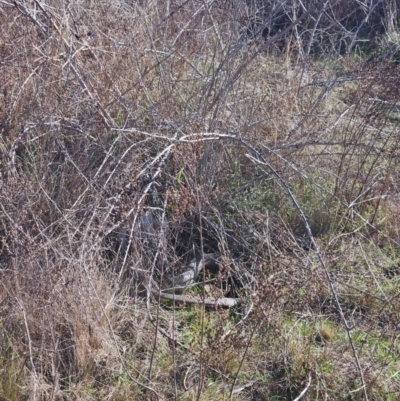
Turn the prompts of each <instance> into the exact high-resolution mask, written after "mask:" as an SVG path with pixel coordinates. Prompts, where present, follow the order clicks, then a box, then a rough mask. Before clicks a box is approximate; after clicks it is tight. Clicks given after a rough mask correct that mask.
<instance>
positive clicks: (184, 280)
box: [151, 253, 242, 308]
mask: <svg viewBox="0 0 400 401" xmlns="http://www.w3.org/2000/svg"><path fill="white" fill-rule="evenodd" d="M220 262H221V255H220V254H219V253H208V254H204V255H203V257H201V256H198V257H196V258H194V259H192V260H191V262H190V264H189V267H188V269H187V270H185V271H184V272H183V273H181V274H178V275H176V276H174V277H173V278H172V279H169V280H168V281H169V282H170V283H172V284H173V285H172V287H171V288H169V289H168V290H156V289H153V290H152V291H151V293H152V294H153V295H154V296H155V297H156V298H158V299H168V300H172V301H176V302H186V303H192V304H204V305H206V306H221V307H225V308H231V307H233V306H236V305H240V304H241V303H242V300H241V299H240V298H227V297H221V298H216V297H203V296H201V295H178V294H175V291H180V292H181V291H184V290H185V289H186V288H187V287H188V286H190V285H192V284H194V283H195V282H196V279H197V277H198V275H199V274H200V272H201V271H202V270H203V269H207V268H214V267H215V266H217V265H218V264H219V263H220ZM171 290H172V291H173V293H168V292H166V291H171Z"/></svg>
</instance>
